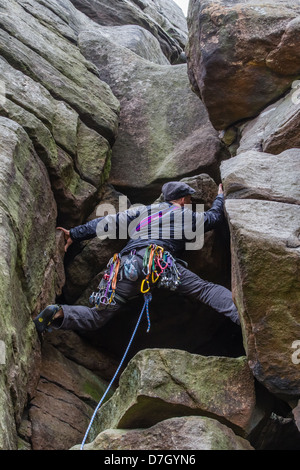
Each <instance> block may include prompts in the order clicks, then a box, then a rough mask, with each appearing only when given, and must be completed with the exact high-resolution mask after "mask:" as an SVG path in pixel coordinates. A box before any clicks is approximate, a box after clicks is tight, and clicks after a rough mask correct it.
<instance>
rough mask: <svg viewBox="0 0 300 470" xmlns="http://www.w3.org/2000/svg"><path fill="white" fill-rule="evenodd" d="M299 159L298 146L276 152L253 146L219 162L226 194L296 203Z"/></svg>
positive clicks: (299, 190) (299, 188)
mask: <svg viewBox="0 0 300 470" xmlns="http://www.w3.org/2000/svg"><path fill="white" fill-rule="evenodd" d="M299 162H300V149H289V150H285V151H284V152H282V153H280V154H279V155H272V154H269V153H264V152H258V151H257V150H248V151H247V152H243V153H239V154H238V155H237V156H236V157H234V158H231V159H230V160H227V161H226V162H223V163H222V165H221V168H222V177H223V181H224V188H225V191H226V195H227V197H230V198H234V199H236V198H239V199H245V198H248V199H254V198H255V199H267V200H272V201H278V202H286V203H291V204H300V186H299V180H300V165H299ZM249 218H250V217H249Z"/></svg>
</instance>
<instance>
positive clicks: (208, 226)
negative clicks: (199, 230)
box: [204, 194, 225, 232]
mask: <svg viewBox="0 0 300 470" xmlns="http://www.w3.org/2000/svg"><path fill="white" fill-rule="evenodd" d="M224 220H225V215H224V195H223V194H219V195H218V196H217V197H216V199H215V200H214V202H213V205H212V206H211V208H210V209H209V210H208V211H206V212H204V232H208V231H209V230H212V229H214V228H216V227H217V226H218V225H220V224H221V223H223V222H224Z"/></svg>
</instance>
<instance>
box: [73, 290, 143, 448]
mask: <svg viewBox="0 0 300 470" xmlns="http://www.w3.org/2000/svg"><path fill="white" fill-rule="evenodd" d="M144 298H145V302H144V306H143V308H142V311H141V313H140V316H139V318H138V321H137V323H136V326H135V329H134V331H133V333H132V336H131V338H130V341H129V343H128V346H127V348H126V351H125V353H124V356H123V357H122V359H121V362H120V364H119V366H118V368H117V370H116V372H115V374H114V376H113V378H112V379H111V381H110V383H109V385H108V387H107V389H106V390H105V392H104V394H103V396H102V398H101V400H100V401H99V403H98V405H97V407H96V409H95V411H94V413H93V416H92V418H91V420H90V424H89V426H88V428H87V430H86V433H85V435H84V438H83V441H82V443H81V447H80V450H83V446H84V444H85V441H86V439H87V437H88V434H89V432H90V430H91V427H92V424H93V422H94V419H95V417H96V414H97V412H98V410H99V408H100V406H101V405H102V403H103V400H104V398H105V397H106V395H107V393H108V392H109V390H110V388H111V386H112V384H113V382H114V381H115V378H116V377H117V375H118V373H119V371H120V369H121V367H122V365H123V362H124V360H125V358H126V356H127V353H128V351H129V348H130V346H131V344H132V341H133V339H134V336H135V334H136V332H137V329H138V326H139V324H140V321H141V319H142V316H143V313H144V311H145V308H146V311H147V318H148V329H147V333H148V332H149V329H150V318H149V302H150V301H151V299H152V295H151V294H145V295H144Z"/></svg>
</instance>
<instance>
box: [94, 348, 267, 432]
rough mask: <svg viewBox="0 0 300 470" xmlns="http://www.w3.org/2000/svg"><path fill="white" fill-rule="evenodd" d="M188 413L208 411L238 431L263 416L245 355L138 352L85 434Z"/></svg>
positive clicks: (247, 429) (138, 425) (246, 429)
mask: <svg viewBox="0 0 300 470" xmlns="http://www.w3.org/2000/svg"><path fill="white" fill-rule="evenodd" d="M188 415H198V416H199V415H200V416H210V417H212V418H214V419H217V420H218V421H220V422H221V423H224V424H226V425H227V426H229V427H231V428H232V429H233V430H234V431H235V433H237V434H239V435H242V436H246V435H249V434H250V432H251V431H252V430H253V429H254V428H255V426H257V424H258V423H259V422H260V421H261V419H262V417H263V416H262V414H261V412H259V410H258V409H257V407H256V395H255V389H254V380H253V376H252V374H251V372H250V369H249V367H248V364H247V359H246V358H245V357H240V358H225V357H204V356H199V355H195V354H189V353H187V352H186V351H180V350H172V349H149V350H143V351H140V352H139V353H138V354H137V355H136V356H135V357H134V358H133V359H132V360H131V361H130V362H129V364H128V365H127V367H126V369H125V371H124V372H123V374H122V375H121V377H120V381H119V387H118V389H117V391H116V392H115V393H114V395H113V397H112V398H111V399H110V400H109V401H108V402H107V403H105V404H104V405H103V407H102V408H101V410H100V412H99V413H98V415H97V418H96V421H95V423H94V428H93V429H92V432H91V436H90V437H95V436H96V435H97V434H98V433H99V432H101V431H104V430H105V429H111V428H113V429H128V428H129V429H134V428H144V427H150V426H153V425H154V424H156V423H158V422H160V421H162V420H164V419H168V418H171V417H175V416H188Z"/></svg>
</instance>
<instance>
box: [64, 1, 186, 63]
mask: <svg viewBox="0 0 300 470" xmlns="http://www.w3.org/2000/svg"><path fill="white" fill-rule="evenodd" d="M72 3H73V4H74V5H75V6H76V8H78V9H79V10H80V11H82V12H83V13H85V14H86V15H87V16H88V17H89V18H92V19H93V20H94V21H95V22H96V23H98V24H100V25H103V26H119V25H124V24H126V25H131V24H135V25H139V26H142V27H143V28H144V29H145V30H147V31H149V32H151V34H152V35H153V36H154V37H155V38H156V39H157V40H158V41H159V43H160V47H161V49H162V51H163V53H164V54H165V56H166V57H167V58H168V60H169V62H171V63H173V62H176V61H177V60H178V59H179V58H180V55H181V54H182V52H183V48H184V46H185V44H186V40H187V25H186V21H185V18H184V16H183V13H182V11H181V9H180V8H179V7H178V5H176V4H175V3H174V2H173V1H171V0H165V1H161V0H156V1H154V2H153V1H151V0H150V1H148V0H141V1H134V0H133V1H131V0H129V1H126V2H124V1H122V2H119V1H118V0H91V1H90V2H88V3H87V2H85V1H82V0H72ZM170 12H172V14H171V15H170Z"/></svg>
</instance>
